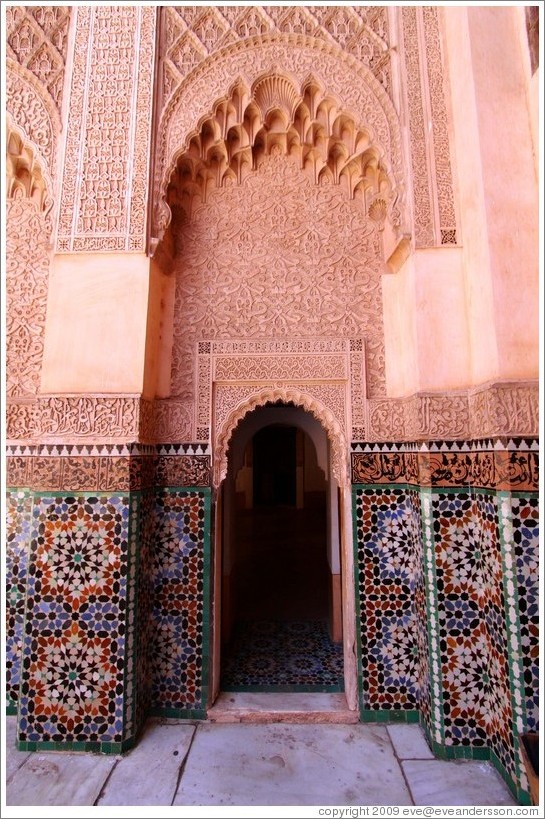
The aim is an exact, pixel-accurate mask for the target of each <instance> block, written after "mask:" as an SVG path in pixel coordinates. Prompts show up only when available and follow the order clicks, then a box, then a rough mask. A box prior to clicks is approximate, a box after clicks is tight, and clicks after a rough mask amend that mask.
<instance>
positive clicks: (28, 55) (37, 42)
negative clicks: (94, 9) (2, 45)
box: [6, 4, 71, 111]
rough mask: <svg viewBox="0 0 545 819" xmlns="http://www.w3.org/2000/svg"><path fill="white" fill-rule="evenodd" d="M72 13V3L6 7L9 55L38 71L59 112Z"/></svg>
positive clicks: (7, 48) (40, 80) (33, 70)
mask: <svg viewBox="0 0 545 819" xmlns="http://www.w3.org/2000/svg"><path fill="white" fill-rule="evenodd" d="M6 5H7V4H6ZM70 13H71V11H70V7H69V6H11V5H8V6H7V9H6V29H7V42H6V51H7V55H8V56H9V57H11V58H12V59H14V60H15V61H16V62H18V63H19V65H20V66H22V67H23V68H27V69H28V70H29V71H31V72H32V74H34V76H35V77H36V78H37V79H38V80H39V82H40V83H41V85H42V86H43V87H44V89H46V90H47V91H48V93H49V94H50V95H51V97H52V98H53V101H54V102H55V105H56V107H57V109H58V110H59V111H60V109H61V103H62V91H63V85H64V67H65V62H66V55H67V51H68V30H69V27H70Z"/></svg>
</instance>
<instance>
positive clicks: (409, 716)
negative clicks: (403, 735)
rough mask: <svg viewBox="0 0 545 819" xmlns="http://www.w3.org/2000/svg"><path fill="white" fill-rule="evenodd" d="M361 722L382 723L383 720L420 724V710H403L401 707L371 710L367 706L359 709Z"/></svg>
mask: <svg viewBox="0 0 545 819" xmlns="http://www.w3.org/2000/svg"><path fill="white" fill-rule="evenodd" d="M360 717H361V722H364V723H373V722H374V723H377V724H378V723H383V722H403V723H406V724H410V725H415V724H420V721H421V714H420V711H415V710H409V709H407V710H403V709H402V708H388V709H381V710H377V711H374V710H371V709H369V708H365V709H363V708H362V709H361V711H360Z"/></svg>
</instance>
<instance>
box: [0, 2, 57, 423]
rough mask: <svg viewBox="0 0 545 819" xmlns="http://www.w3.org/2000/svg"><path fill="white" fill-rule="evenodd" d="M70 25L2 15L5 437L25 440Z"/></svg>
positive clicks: (17, 9) (17, 11) (27, 12)
mask: <svg viewBox="0 0 545 819" xmlns="http://www.w3.org/2000/svg"><path fill="white" fill-rule="evenodd" d="M70 18H71V14H70V9H69V8H65V7H60V6H50V7H23V6H10V7H8V8H7V9H6V58H7V60H6V113H7V140H6V148H7V158H6V176H7V180H6V182H7V185H6V194H7V204H6V262H7V267H6V307H7V309H6V364H7V384H6V394H7V397H8V412H7V419H8V423H7V429H8V437H24V436H25V435H28V432H29V428H30V423H28V422H29V417H30V415H31V414H32V412H33V410H32V407H33V405H34V401H35V397H36V395H37V393H38V392H39V388H40V374H41V366H42V357H43V347H44V331H45V317H46V305H47V289H48V278H49V263H50V254H51V233H52V229H53V218H54V217H53V203H54V199H53V196H54V190H55V183H56V172H57V164H56V163H57V148H58V142H59V139H60V135H61V114H62V102H63V87H64V72H65V66H66V59H67V54H68V40H69V37H68V34H69V28H70ZM21 407H24V408H25V412H24V413H23V416H21V415H20V414H19V412H18V410H19V408H21ZM23 418H24V420H23ZM14 419H15V423H13V421H14ZM21 421H22V423H21Z"/></svg>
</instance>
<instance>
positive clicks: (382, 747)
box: [174, 723, 413, 806]
mask: <svg viewBox="0 0 545 819" xmlns="http://www.w3.org/2000/svg"><path fill="white" fill-rule="evenodd" d="M412 804H413V802H412V800H411V797H410V794H409V791H408V789H407V786H406V784H405V781H404V779H403V776H402V772H401V770H400V767H399V764H398V762H397V760H396V759H395V756H394V753H393V749H392V745H391V743H390V740H389V738H388V734H387V731H386V728H385V727H384V726H377V725H373V726H371V725H362V724H358V725H349V726H346V725H323V724H322V725H287V724H284V723H282V724H278V725H248V724H238V725H229V724H215V725H210V724H204V725H199V727H198V729H197V732H196V734H195V738H194V740H193V744H192V746H191V752H190V754H189V757H188V760H187V763H186V766H185V769H184V772H183V775H182V778H181V781H180V786H179V789H178V793H177V795H176V799H175V800H174V805H205V806H213V805H237V806H246V805H260V806H267V805H294V806H295V805H309V806H310V805H412Z"/></svg>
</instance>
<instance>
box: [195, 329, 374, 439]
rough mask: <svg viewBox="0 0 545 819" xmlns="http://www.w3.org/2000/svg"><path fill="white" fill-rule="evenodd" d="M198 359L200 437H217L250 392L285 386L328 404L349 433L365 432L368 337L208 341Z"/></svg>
mask: <svg viewBox="0 0 545 819" xmlns="http://www.w3.org/2000/svg"><path fill="white" fill-rule="evenodd" d="M197 359H198V363H197V373H198V383H197V396H198V402H197V406H196V418H195V422H196V423H195V431H196V435H195V439H196V440H204V441H206V440H209V438H210V437H212V438H213V439H214V440H216V439H217V437H218V435H219V434H220V432H221V431H222V428H223V425H224V424H225V422H226V420H227V418H228V416H229V415H230V413H232V411H233V410H234V409H235V408H236V407H239V406H240V405H241V404H243V403H244V401H245V400H247V399H248V398H249V397H250V396H252V395H254V394H255V393H257V392H259V391H261V390H263V389H271V390H273V389H275V388H278V387H285V386H296V387H297V388H298V389H299V390H301V391H302V392H304V393H306V394H308V395H309V396H312V397H313V398H314V399H316V400H318V401H320V402H321V403H323V404H324V406H325V407H327V408H328V409H329V410H330V411H331V412H332V414H333V416H334V417H335V418H336V419H337V421H338V423H339V426H340V428H341V429H342V430H343V433H344V434H345V435H346V437H354V434H355V433H356V432H357V433H360V432H361V433H362V437H365V428H366V400H365V398H366V396H365V364H364V362H365V347H364V342H363V340H362V339H352V340H350V339H342V338H340V339H327V338H321V339H293V338H291V339H278V340H266V339H259V340H255V341H254V340H245V339H240V340H231V341H205V342H200V343H199V345H198V354H197ZM211 425H213V430H212V429H211ZM351 425H352V429H351V433H352V434H351V435H350V434H349V435H347V432H348V430H349V429H350V426H351Z"/></svg>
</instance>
